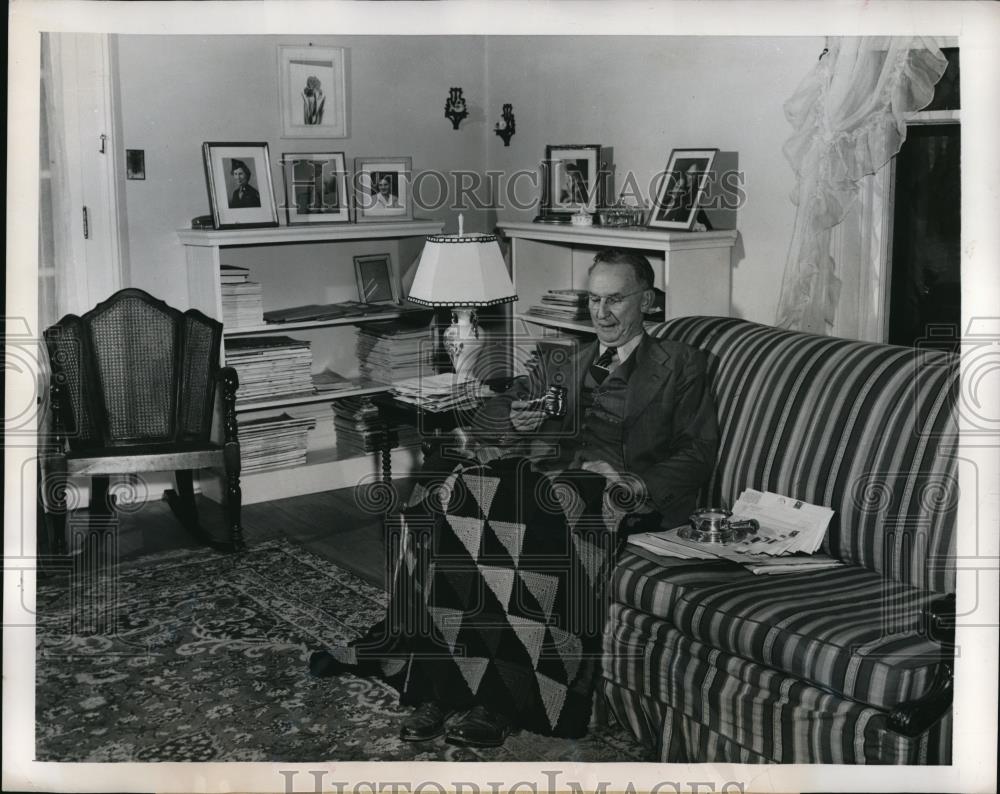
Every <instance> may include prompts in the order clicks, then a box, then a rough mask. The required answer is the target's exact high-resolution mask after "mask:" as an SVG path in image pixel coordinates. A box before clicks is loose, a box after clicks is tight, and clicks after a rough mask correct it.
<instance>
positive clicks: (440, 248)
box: [407, 234, 517, 306]
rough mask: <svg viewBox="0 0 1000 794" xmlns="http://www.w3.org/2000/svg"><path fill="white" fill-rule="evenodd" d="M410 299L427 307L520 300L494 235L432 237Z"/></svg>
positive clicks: (418, 268) (426, 246)
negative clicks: (515, 292)
mask: <svg viewBox="0 0 1000 794" xmlns="http://www.w3.org/2000/svg"><path fill="white" fill-rule="evenodd" d="M407 297H408V298H409V300H411V301H413V302H414V303H420V304H423V305H424V306H495V305H497V304H499V303H510V302H512V301H516V300H517V295H515V294H514V284H513V283H512V282H511V280H510V276H509V275H508V274H507V265H506V264H504V261H503V255H502V254H501V253H500V246H499V245H498V244H497V238H496V235H493V234H441V235H432V236H430V237H428V238H427V242H426V243H425V245H424V250H423V253H422V254H421V255H420V264H419V265H417V272H416V275H415V276H414V277H413V285H412V286H411V287H410V294H409V295H408V296H407Z"/></svg>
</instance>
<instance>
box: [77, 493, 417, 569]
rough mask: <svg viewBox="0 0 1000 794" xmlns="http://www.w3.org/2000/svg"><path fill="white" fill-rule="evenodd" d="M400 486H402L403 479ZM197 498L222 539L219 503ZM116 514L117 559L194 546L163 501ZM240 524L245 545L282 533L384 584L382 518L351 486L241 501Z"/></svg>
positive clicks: (206, 522)
mask: <svg viewBox="0 0 1000 794" xmlns="http://www.w3.org/2000/svg"><path fill="white" fill-rule="evenodd" d="M400 486H401V490H402V489H403V488H405V487H406V483H405V482H404V483H401V484H400ZM196 499H197V503H198V512H199V518H200V522H201V525H202V527H203V528H204V529H205V530H206V532H208V533H209V534H210V535H211V536H212V537H214V538H218V539H219V540H224V539H225V538H226V537H227V532H228V531H227V529H226V526H225V521H224V517H223V513H222V508H221V506H220V505H218V504H216V503H215V502H213V501H211V500H209V499H206V498H204V497H200V496H199V497H196ZM116 519H117V534H118V558H119V559H120V560H130V559H135V558H137V557H141V556H143V555H145V554H151V553H154V552H160V551H169V550H171V549H178V548H187V547H195V546H197V545H199V544H198V542H197V541H196V540H195V539H194V538H193V537H192V536H191V535H190V534H188V532H187V531H186V530H185V529H184V528H183V527H182V526H181V524H180V522H179V521H178V520H177V519H176V518H175V517H174V515H173V513H171V512H170V508H169V507H168V506H167V503H166V502H165V501H157V502H147V503H146V504H144V505H142V506H141V507H140V508H139V509H137V510H135V511H125V510H119V511H118V512H117V514H116ZM86 520H87V512H86V511H85V510H81V511H76V512H75V513H74V514H73V515H72V516H71V517H70V520H69V522H68V525H69V527H70V528H71V529H72V528H73V527H74V526H84V523H83V522H85V521H86ZM242 523H243V532H244V537H245V538H246V542H247V544H248V545H253V544H254V543H260V542H262V541H265V540H271V539H276V538H287V539H288V540H290V541H292V542H294V543H296V544H298V545H300V546H302V547H303V548H305V549H308V550H309V551H311V552H313V553H314V554H317V555H319V556H321V557H324V558H326V559H329V560H330V561H331V562H333V563H335V564H337V565H339V566H340V567H341V568H344V569H345V570H348V571H351V572H352V573H354V574H356V575H358V576H360V577H362V578H363V579H365V580H367V581H369V582H371V583H372V584H376V585H379V586H384V583H385V576H386V574H385V570H386V561H385V551H384V550H385V542H384V538H383V526H382V518H381V515H373V514H371V513H370V512H368V511H366V510H364V509H362V508H361V507H360V506H359V505H358V504H357V503H356V501H355V497H354V489H353V488H344V489H341V490H337V491H327V492H324V493H318V494H310V495H307V496H297V497H293V498H290V499H280V500H277V501H273V502H260V503H258V504H253V505H245V506H244V507H243V514H242Z"/></svg>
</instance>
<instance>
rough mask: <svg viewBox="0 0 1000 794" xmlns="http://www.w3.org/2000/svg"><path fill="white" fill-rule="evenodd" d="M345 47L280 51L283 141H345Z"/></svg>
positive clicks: (279, 94) (279, 88)
mask: <svg viewBox="0 0 1000 794" xmlns="http://www.w3.org/2000/svg"><path fill="white" fill-rule="evenodd" d="M345 52H346V51H345V50H344V48H343V47H284V46H280V47H278V81H279V85H278V98H279V102H280V103H281V108H280V111H281V137H282V138H346V137H347V79H346V73H345V63H346V54H345Z"/></svg>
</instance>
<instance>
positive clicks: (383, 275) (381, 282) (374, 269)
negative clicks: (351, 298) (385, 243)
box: [354, 254, 399, 305]
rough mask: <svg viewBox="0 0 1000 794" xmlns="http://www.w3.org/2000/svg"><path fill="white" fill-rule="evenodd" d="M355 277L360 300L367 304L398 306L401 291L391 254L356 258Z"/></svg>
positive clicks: (367, 255)
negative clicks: (398, 286) (397, 284)
mask: <svg viewBox="0 0 1000 794" xmlns="http://www.w3.org/2000/svg"><path fill="white" fill-rule="evenodd" d="M354 275H355V277H356V278H357V281H358V300H359V301H361V302H362V303H367V304H385V305H396V304H398V303H399V291H398V290H397V289H396V279H395V278H394V277H393V273H392V259H391V257H390V255H389V254H366V255H364V256H356V257H354Z"/></svg>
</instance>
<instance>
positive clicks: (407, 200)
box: [354, 157, 413, 223]
mask: <svg viewBox="0 0 1000 794" xmlns="http://www.w3.org/2000/svg"><path fill="white" fill-rule="evenodd" d="M412 172H413V164H412V160H411V158H409V157H356V158H355V159H354V220H355V221H356V222H357V223H372V222H385V221H409V220H413V196H412V195H411V190H410V186H411V177H412Z"/></svg>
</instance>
